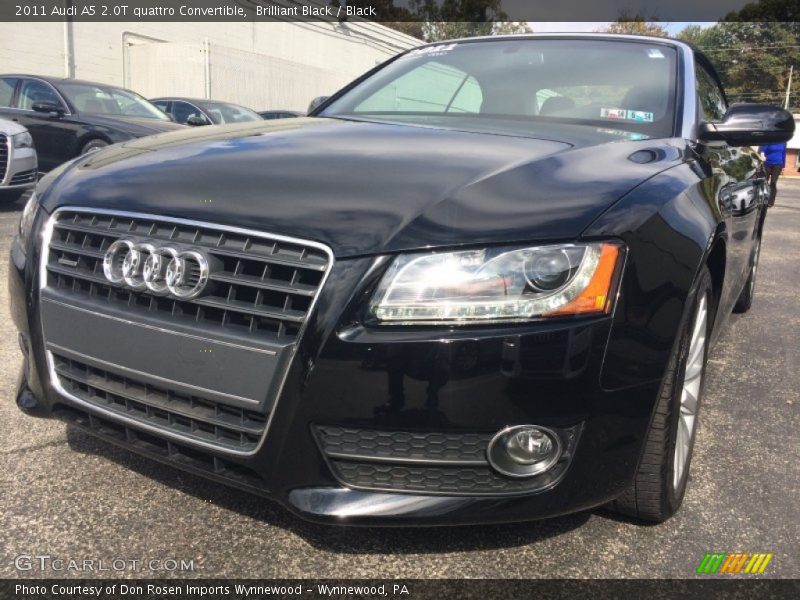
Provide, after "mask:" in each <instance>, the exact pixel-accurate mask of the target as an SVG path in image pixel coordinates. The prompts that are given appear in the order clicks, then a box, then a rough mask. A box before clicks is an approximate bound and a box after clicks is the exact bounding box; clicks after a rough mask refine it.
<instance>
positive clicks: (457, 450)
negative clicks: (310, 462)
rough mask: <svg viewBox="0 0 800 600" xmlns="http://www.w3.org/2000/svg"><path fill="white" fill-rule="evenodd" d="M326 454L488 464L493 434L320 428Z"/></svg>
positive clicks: (348, 456) (319, 436)
mask: <svg viewBox="0 0 800 600" xmlns="http://www.w3.org/2000/svg"><path fill="white" fill-rule="evenodd" d="M316 431H317V437H318V439H319V440H320V443H321V444H322V448H323V451H324V452H325V454H327V455H328V456H332V457H346V458H351V459H352V458H353V457H359V456H361V457H367V458H372V459H387V460H391V459H400V460H417V459H418V460H422V461H426V462H453V463H459V464H463V463H477V464H484V465H485V464H487V463H486V448H487V446H488V445H489V442H490V441H491V439H492V434H491V433H436V432H434V433H426V432H415V431H378V430H371V429H353V428H346V427H317V428H316Z"/></svg>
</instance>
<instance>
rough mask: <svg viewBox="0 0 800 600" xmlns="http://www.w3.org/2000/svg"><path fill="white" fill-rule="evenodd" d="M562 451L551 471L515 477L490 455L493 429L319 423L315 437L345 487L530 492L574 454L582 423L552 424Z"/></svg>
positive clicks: (559, 472)
mask: <svg viewBox="0 0 800 600" xmlns="http://www.w3.org/2000/svg"><path fill="white" fill-rule="evenodd" d="M552 429H553V430H554V431H556V432H557V433H558V435H559V436H560V437H561V441H562V447H563V448H564V453H563V454H562V456H561V458H560V459H559V461H558V463H556V465H555V466H554V467H553V468H551V469H550V470H549V471H547V472H545V473H542V474H540V475H536V476H534V477H529V478H524V479H515V478H511V477H506V476H504V475H501V474H499V473H497V472H495V471H494V470H493V469H492V468H491V466H490V465H489V461H488V460H487V459H486V449H487V447H488V446H489V442H490V441H491V439H492V437H494V432H493V433H488V432H477V433H476V432H464V433H453V432H436V431H430V432H424V431H422V432H420V431H416V432H413V431H386V430H372V429H357V428H353V427H335V426H315V427H313V433H314V437H315V439H316V440H317V444H318V445H319V448H320V450H321V451H322V453H323V455H324V456H325V457H326V459H327V461H328V464H329V465H330V467H331V471H332V472H333V474H334V476H335V477H336V478H337V479H338V480H339V481H340V482H341V483H342V484H343V485H346V486H347V487H351V488H355V489H365V490H373V491H384V492H407V493H423V494H438V495H505V494H530V493H535V492H537V491H541V490H544V489H546V488H549V487H551V486H552V485H554V484H555V483H557V482H558V480H559V479H560V478H561V477H562V476H563V475H564V473H565V472H566V470H567V467H568V466H569V463H570V461H571V459H572V454H573V452H574V449H575V445H576V443H577V439H578V434H579V432H580V425H575V426H572V427H566V428H556V427H553V428H552Z"/></svg>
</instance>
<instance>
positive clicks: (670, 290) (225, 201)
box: [9, 34, 794, 525]
mask: <svg viewBox="0 0 800 600" xmlns="http://www.w3.org/2000/svg"><path fill="white" fill-rule="evenodd" d="M793 129H794V123H793V120H792V118H791V115H789V114H788V113H786V112H785V111H783V110H781V109H779V108H776V107H771V106H763V105H755V104H737V105H732V106H729V105H728V102H727V100H726V96H725V92H724V90H723V88H722V86H721V85H720V80H719V77H718V76H717V74H716V72H715V70H714V68H713V66H712V65H711V63H710V62H709V60H708V59H707V58H706V57H705V56H704V55H703V54H702V53H700V52H699V51H697V50H696V49H694V48H692V47H690V46H688V45H686V44H684V43H681V42H679V41H675V40H667V39H661V38H647V37H628V36H608V35H600V34H591V35H568V36H564V35H529V36H518V37H499V38H498V37H495V38H491V39H468V40H458V41H453V42H447V43H437V44H433V45H427V46H423V47H420V48H416V49H414V50H411V51H408V52H406V53H404V54H401V55H399V56H397V57H395V58H394V59H392V60H390V61H388V62H387V63H386V64H383V65H381V66H379V67H377V68H376V69H374V70H373V71H371V72H369V73H367V74H366V75H364V76H363V77H361V78H360V79H358V80H356V81H355V82H353V83H352V84H351V85H349V86H348V87H346V88H344V89H343V90H341V91H340V92H339V93H337V94H336V95H334V96H332V97H331V98H329V99H327V100H326V101H324V102H323V103H322V104H321V105H320V106H318V107H317V108H316V109H315V110H314V111H313V113H312V114H311V115H310V116H309V117H308V118H300V119H292V120H288V121H272V122H257V123H241V124H235V125H230V126H221V127H217V128H204V127H203V128H196V129H193V130H188V131H182V132H171V133H165V134H162V135H158V136H154V137H150V138H142V139H138V140H132V141H128V142H125V143H122V144H117V145H114V146H110V147H108V148H105V149H102V150H100V151H97V152H94V153H92V154H90V155H88V156H84V157H80V158H78V159H75V160H73V161H72V162H70V163H68V164H66V165H64V166H62V167H60V168H58V169H56V170H54V171H53V172H51V173H50V174H49V175H47V176H46V177H45V178H44V179H43V180H42V181H41V182H40V183H39V185H38V188H37V190H36V194H35V196H34V197H33V198H31V200H30V202H29V203H28V205H27V206H26V208H25V210H24V213H23V216H22V220H21V223H20V228H19V234H18V236H17V237H16V239H15V241H14V243H13V247H12V251H11V265H10V269H9V272H10V291H11V297H12V313H13V317H14V320H15V323H16V325H17V327H18V328H19V331H20V335H19V339H20V346H21V348H22V352H23V354H24V355H25V361H24V367H23V371H22V375H21V377H20V383H19V388H18V391H17V396H16V402H17V404H18V406H19V407H20V409H22V410H23V411H25V412H26V413H29V414H30V415H34V416H45V417H57V418H60V419H64V420H67V421H68V422H70V423H72V424H73V425H74V426H77V427H79V428H82V429H85V430H86V431H89V432H91V433H93V434H95V435H97V436H100V437H102V438H104V439H106V440H108V441H110V442H114V443H117V444H121V445H122V446H124V447H126V448H129V449H130V450H132V451H136V452H140V453H143V454H145V455H147V456H150V457H152V458H154V459H156V460H160V461H163V462H166V463H168V464H172V465H175V466H176V467H178V468H181V469H186V470H189V471H192V472H194V473H198V474H201V475H203V476H206V477H209V478H212V479H215V480H218V481H222V482H225V483H228V484H230V485H233V486H237V487H239V488H243V489H245V490H249V491H251V492H255V493H259V494H263V495H265V496H267V497H269V498H272V499H274V500H277V501H278V502H280V503H282V504H283V505H285V506H287V507H288V508H289V509H291V510H293V511H294V512H296V513H297V514H299V515H301V516H303V517H305V518H309V519H314V520H320V521H325V522H332V523H352V524H376V525H393V524H397V525H399V524H410V525H421V524H456V523H482V522H503V521H519V520H525V519H534V518H541V517H547V516H553V515H559V514H563V513H568V512H574V511H579V510H584V509H588V508H591V507H596V506H600V505H608V506H610V507H612V508H613V509H615V510H617V511H619V512H621V513H623V514H625V515H628V516H630V517H633V518H634V519H639V520H648V521H662V520H664V519H667V518H668V517H670V516H671V515H672V514H673V513H674V512H675V511H676V510H677V509H678V507H679V505H680V504H681V500H682V498H683V496H684V492H685V490H686V482H687V477H688V473H689V464H690V461H691V456H692V447H693V442H694V438H695V433H696V431H697V417H698V409H699V407H700V404H701V399H702V395H703V383H704V374H705V370H706V361H707V358H708V354H709V352H710V351H711V349H712V347H713V345H714V342H715V341H716V339H717V338H718V337H719V334H720V331H721V330H722V327H723V324H724V323H725V321H726V319H727V317H728V316H729V314H730V313H731V311H739V312H744V311H746V310H747V309H748V308H749V307H750V305H751V303H752V302H753V295H754V289H755V281H756V267H757V265H758V256H759V248H760V239H761V232H762V228H763V224H764V219H765V214H766V212H765V206H766V204H765V198H766V189H765V185H764V178H763V175H762V169H761V164H760V160H759V158H758V156H757V154H756V153H755V152H754V151H752V150H751V148H750V147H749V146H751V145H753V144H761V143H766V142H776V141H782V140H786V139H788V138H789V137H790V136H791V135H792V131H793Z"/></svg>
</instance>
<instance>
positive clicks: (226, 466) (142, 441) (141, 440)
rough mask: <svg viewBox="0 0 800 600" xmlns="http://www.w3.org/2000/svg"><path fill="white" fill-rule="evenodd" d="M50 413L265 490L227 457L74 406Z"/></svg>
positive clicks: (180, 464)
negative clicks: (157, 435) (165, 438)
mask: <svg viewBox="0 0 800 600" xmlns="http://www.w3.org/2000/svg"><path fill="white" fill-rule="evenodd" d="M53 414H54V415H55V416H56V417H58V418H60V419H63V420H64V421H67V422H68V423H72V424H73V425H76V426H77V427H78V428H80V429H82V430H84V431H87V432H89V433H91V434H93V435H95V436H97V437H100V438H102V439H104V440H106V441H108V442H112V443H114V444H119V445H121V446H124V447H126V448H129V449H130V450H133V451H135V452H139V453H140V454H143V455H145V456H148V457H150V458H154V459H156V460H159V461H161V462H164V463H166V464H171V465H173V466H175V467H177V468H180V469H184V470H188V471H192V472H196V473H200V474H203V475H205V476H207V477H212V478H214V479H219V480H222V481H224V482H225V483H227V484H229V485H235V486H237V487H240V488H243V489H247V490H249V491H252V492H256V493H259V492H260V493H263V492H266V491H267V487H266V484H265V482H264V480H263V479H262V478H261V477H260V476H259V475H258V474H257V473H256V472H255V471H253V470H251V469H249V468H247V467H245V466H243V465H240V464H238V463H236V462H234V461H231V460H228V459H222V458H220V457H219V456H216V455H213V454H210V453H208V452H204V451H201V450H197V449H195V448H190V447H189V446H186V445H184V444H178V443H175V442H170V441H167V440H163V439H161V438H159V437H156V436H154V435H150V434H148V433H145V432H143V431H139V430H136V429H132V428H130V427H126V426H125V425H122V424H120V423H117V422H114V421H111V420H109V419H104V418H102V417H98V416H96V415H93V414H91V413H87V412H85V411H82V410H78V409H76V408H75V407H72V406H64V405H57V406H56V408H55V409H54V411H53Z"/></svg>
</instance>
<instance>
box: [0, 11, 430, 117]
mask: <svg viewBox="0 0 800 600" xmlns="http://www.w3.org/2000/svg"><path fill="white" fill-rule="evenodd" d="M70 40H71V43H70ZM206 40H207V41H208V42H209V44H211V45H212V47H213V46H214V45H216V46H218V47H220V48H221V49H230V50H231V52H227V53H226V55H227V56H228V57H230V56H231V55H233V54H235V52H233V51H240V52H247V53H251V55H263V56H265V57H271V58H273V59H278V60H280V61H289V62H290V63H297V64H299V65H305V66H307V67H309V69H308V70H305V69H298V77H307V76H308V73H314V72H317V73H319V72H326V73H329V74H330V76H328V77H319V78H317V81H316V82H308V81H303V82H302V83H300V84H295V85H292V86H290V87H291V88H294V89H296V90H297V91H296V93H295V95H294V96H291V97H290V98H287V94H286V90H282V91H281V93H280V94H274V96H275V97H274V98H273V97H272V96H271V94H270V91H269V88H268V86H265V87H264V89H263V96H262V97H260V98H253V93H252V92H253V90H252V86H250V87H249V88H247V89H248V90H249V91H248V93H247V98H241V99H239V98H231V97H228V98H220V99H225V100H230V101H234V102H235V101H238V102H243V103H247V104H249V105H250V106H252V107H253V108H256V109H269V108H288V109H299V110H302V109H305V108H306V106H307V105H308V102H309V100H311V97H308V94H309V92H312V97H313V96H319V95H328V94H330V93H332V92H334V91H335V89H332V88H331V85H332V83H334V82H340V81H341V82H342V83H345V82H347V81H349V80H351V79H354V78H355V77H357V76H358V75H360V74H362V73H363V72H365V71H367V70H368V69H371V68H372V67H374V66H375V65H376V64H379V63H380V62H383V61H384V60H386V59H388V58H390V57H391V56H393V55H394V54H396V53H398V52H400V51H402V50H405V49H407V48H410V47H413V46H415V45H418V44H419V43H420V42H419V40H416V39H414V38H412V37H410V36H407V35H404V34H402V33H400V32H397V31H394V30H392V29H389V28H387V27H383V26H382V25H378V24H375V23H368V22H348V23H344V24H339V23H328V22H322V21H320V22H310V23H298V22H285V23H284V22H270V23H258V22H255V23H250V22H247V23H236V22H221V23H191V22H181V23H148V22H125V23H113V22H108V23H81V22H78V23H71V24H69V25H67V24H65V23H14V24H12V23H0V73H30V74H38V75H50V76H58V77H64V76H65V75H67V74H68V69H69V67H68V66H67V61H68V57H69V55H70V53H71V55H72V69H71V70H72V73H70V74H71V75H72V76H73V77H76V78H80V79H87V80H90V81H98V82H102V83H108V84H113V85H119V86H128V85H130V83H131V69H132V67H138V66H139V65H133V66H132V65H131V64H130V61H131V55H130V54H131V53H130V51H129V48H130V47H131V46H133V45H138V44H157V43H177V44H192V45H197V46H198V47H201V46H202V45H203V43H204V42H205V41H206ZM70 49H71V51H70ZM257 59H258V56H255V60H257ZM134 60H136V59H134ZM250 62H253V56H251V57H250ZM227 67H229V68H234V67H235V65H231V64H230V61H227ZM158 75H159V74H158V73H157V72H156V73H155V74H154V77H156V78H157V77H158ZM165 75H166V74H165ZM154 85H157V84H154ZM204 86H205V84H204V82H203V81H202V80H201V81H200V82H198V81H195V80H194V79H193V80H192V81H191V82H187V84H186V87H187V90H186V91H185V92H182V93H183V94H185V95H193V96H194V95H197V94H196V91H197V89H204ZM164 87H165V88H167V87H169V88H170V89H169V90H168V91H167V90H165V91H164V92H163V93H164V94H167V93H169V94H173V95H174V94H177V93H178V92H176V91H175V90H174V85H167V84H166V83H165V85H164ZM246 87H247V86H243V89H245V88H246ZM337 87H338V86H337ZM136 91H141V92H143V93H145V94H146V95H159V94H160V93H161V92H156V91H155V89H151V90H136ZM301 95H302V97H301ZM245 100H246V102H245ZM278 101H280V102H281V104H277V102H278ZM259 102H260V103H259ZM287 103H288V104H287Z"/></svg>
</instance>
